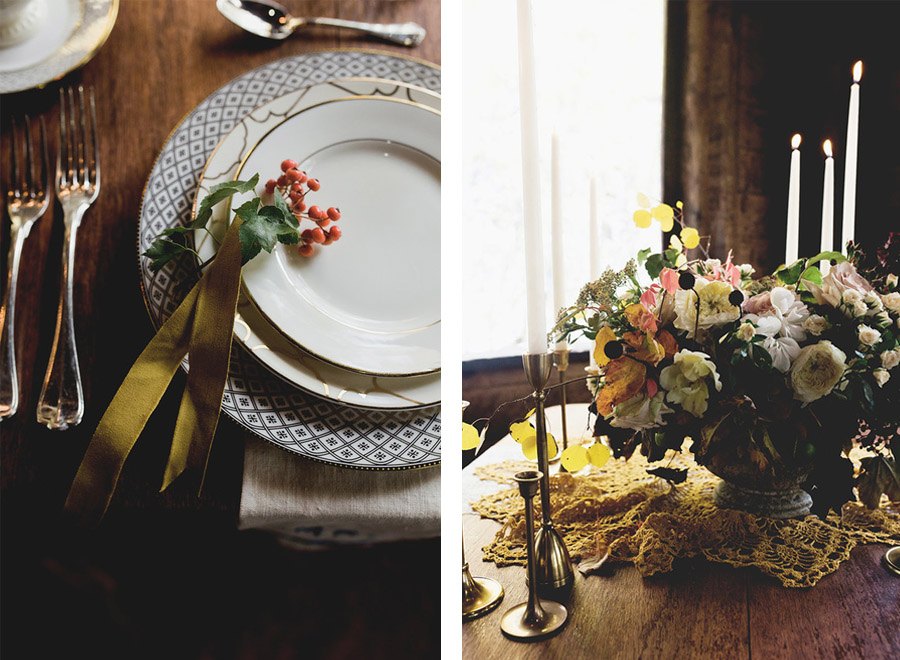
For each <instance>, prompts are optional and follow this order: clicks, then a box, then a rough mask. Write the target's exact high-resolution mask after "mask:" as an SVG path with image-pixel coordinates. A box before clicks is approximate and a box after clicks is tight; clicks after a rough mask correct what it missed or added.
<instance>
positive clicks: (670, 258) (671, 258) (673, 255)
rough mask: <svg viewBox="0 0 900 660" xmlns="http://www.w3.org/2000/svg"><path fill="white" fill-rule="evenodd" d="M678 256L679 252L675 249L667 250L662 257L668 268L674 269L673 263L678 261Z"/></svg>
mask: <svg viewBox="0 0 900 660" xmlns="http://www.w3.org/2000/svg"><path fill="white" fill-rule="evenodd" d="M680 254H681V252H680V251H678V250H676V249H675V248H669V249H668V250H666V251H665V253H664V256H665V258H666V262H667V265H668V266H669V267H670V268H674V267H675V262H676V261H677V260H678V257H679V255H680Z"/></svg>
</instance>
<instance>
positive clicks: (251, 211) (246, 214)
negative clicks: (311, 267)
mask: <svg viewBox="0 0 900 660" xmlns="http://www.w3.org/2000/svg"><path fill="white" fill-rule="evenodd" d="M258 183H259V174H254V175H253V176H252V177H251V178H249V179H247V180H246V181H226V182H224V183H220V184H218V185H216V186H213V187H212V188H211V189H210V191H209V194H208V195H207V196H206V197H204V198H203V200H202V201H201V202H200V206H199V207H198V209H197V217H196V218H195V219H194V221H193V222H192V223H191V224H190V225H188V226H185V227H171V228H169V229H165V230H163V231H162V232H161V233H160V235H159V236H157V238H156V240H154V241H153V243H151V245H150V247H149V248H148V249H147V250H146V251H145V252H144V256H145V257H148V258H149V259H150V260H151V263H150V268H151V270H153V271H154V272H156V271H158V270H159V269H160V268H162V267H163V266H165V265H166V264H167V263H168V262H170V261H171V260H172V259H175V258H177V257H179V256H180V255H182V254H184V253H186V252H189V253H192V254H197V253H196V252H195V251H194V249H193V248H192V247H190V245H189V244H188V235H189V234H191V233H193V232H194V231H197V230H201V229H206V226H207V224H208V223H209V219H210V217H212V210H213V207H214V206H215V205H216V204H218V203H220V202H223V201H225V200H226V199H229V198H230V197H232V196H234V195H242V194H244V193H248V192H250V191H252V190H255V189H256V185H257V184H258ZM274 200H275V203H274V204H273V205H269V206H263V205H262V201H261V200H260V198H259V197H256V196H254V197H253V199H251V200H249V201H247V202H245V203H244V204H242V205H241V206H240V207H238V208H237V209H235V211H234V212H235V215H237V216H238V217H239V218H240V219H241V220H242V224H241V227H240V229H239V236H240V241H241V263H242V264H245V263H247V262H248V261H250V259H252V258H253V257H255V256H256V255H257V254H259V253H260V251H262V250H265V251H266V252H271V251H272V250H273V249H274V248H275V245H276V243H285V244H287V245H296V244H297V243H298V242H299V241H300V235H299V233H298V227H299V224H300V223H299V222H298V220H297V218H295V217H294V215H293V213H291V210H290V209H289V208H288V205H287V203H286V202H285V200H284V198H283V197H281V195H275V196H274Z"/></svg>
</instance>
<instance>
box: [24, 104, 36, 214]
mask: <svg viewBox="0 0 900 660" xmlns="http://www.w3.org/2000/svg"><path fill="white" fill-rule="evenodd" d="M22 178H23V180H24V181H25V189H24V190H23V192H24V193H26V194H27V195H28V196H29V197H34V150H33V149H32V146H31V117H29V116H28V115H25V171H24V176H23V177H22Z"/></svg>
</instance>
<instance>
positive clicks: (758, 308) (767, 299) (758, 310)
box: [744, 291, 775, 316]
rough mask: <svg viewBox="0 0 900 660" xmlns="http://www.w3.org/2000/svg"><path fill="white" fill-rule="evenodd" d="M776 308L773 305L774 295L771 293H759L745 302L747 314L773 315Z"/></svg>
mask: <svg viewBox="0 0 900 660" xmlns="http://www.w3.org/2000/svg"><path fill="white" fill-rule="evenodd" d="M774 311H775V307H774V306H773V305H772V294H771V292H769V291H763V292H762V293H757V294H756V295H755V296H752V297H750V298H747V300H745V301H744V313H745V314H759V315H760V316H762V315H763V314H772V313H773V312H774Z"/></svg>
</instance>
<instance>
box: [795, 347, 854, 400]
mask: <svg viewBox="0 0 900 660" xmlns="http://www.w3.org/2000/svg"><path fill="white" fill-rule="evenodd" d="M846 368H847V354H846V353H844V351H842V350H841V349H839V348H838V347H837V346H835V345H834V344H832V343H831V342H830V341H825V340H823V341H820V342H818V343H816V344H811V345H810V346H806V347H804V348H803V349H801V350H800V354H799V355H798V356H797V359H796V360H795V361H794V366H793V368H792V369H791V385H792V386H793V388H794V398H795V399H799V400H800V401H803V402H804V403H809V402H811V401H815V400H816V399H821V398H822V397H823V396H825V395H827V394H829V393H830V392H831V390H833V389H834V386H835V385H837V383H838V381H839V380H840V379H841V376H843V375H844V370H845V369H846Z"/></svg>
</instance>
